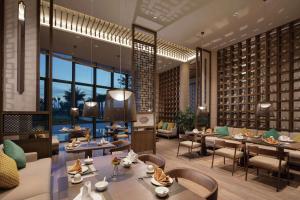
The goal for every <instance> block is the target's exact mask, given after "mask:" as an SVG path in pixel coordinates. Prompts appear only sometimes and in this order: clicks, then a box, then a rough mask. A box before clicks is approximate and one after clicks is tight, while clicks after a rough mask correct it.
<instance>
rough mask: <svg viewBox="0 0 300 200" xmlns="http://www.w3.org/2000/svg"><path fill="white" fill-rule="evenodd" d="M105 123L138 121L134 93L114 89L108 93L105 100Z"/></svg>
mask: <svg viewBox="0 0 300 200" xmlns="http://www.w3.org/2000/svg"><path fill="white" fill-rule="evenodd" d="M104 121H108V122H134V121H136V105H135V95H134V93H133V92H131V91H128V90H125V89H113V90H109V91H107V94H106V99H105V109H104Z"/></svg>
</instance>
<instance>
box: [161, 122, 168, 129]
mask: <svg viewBox="0 0 300 200" xmlns="http://www.w3.org/2000/svg"><path fill="white" fill-rule="evenodd" d="M167 128H168V122H164V123H163V125H162V127H161V129H163V130H167Z"/></svg>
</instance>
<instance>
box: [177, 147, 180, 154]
mask: <svg viewBox="0 0 300 200" xmlns="http://www.w3.org/2000/svg"><path fill="white" fill-rule="evenodd" d="M179 148H180V144H178V149H177V157H178V154H179Z"/></svg>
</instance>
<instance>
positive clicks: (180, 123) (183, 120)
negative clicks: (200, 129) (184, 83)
mask: <svg viewBox="0 0 300 200" xmlns="http://www.w3.org/2000/svg"><path fill="white" fill-rule="evenodd" d="M175 121H176V124H177V127H178V128H179V130H182V131H184V132H185V131H191V130H193V128H194V127H195V113H194V112H193V111H192V110H191V108H187V109H186V110H185V111H184V112H182V111H180V112H179V113H178V115H177V116H176V119H175Z"/></svg>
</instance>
